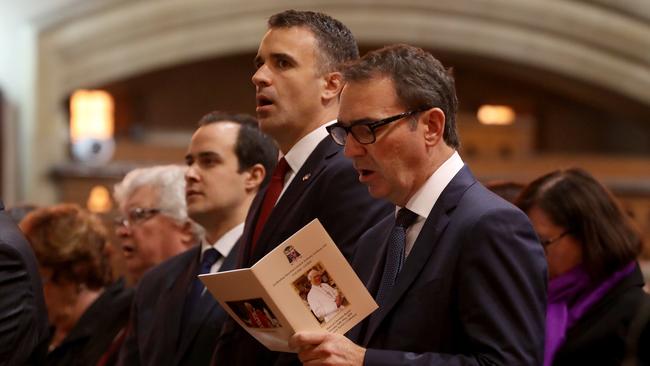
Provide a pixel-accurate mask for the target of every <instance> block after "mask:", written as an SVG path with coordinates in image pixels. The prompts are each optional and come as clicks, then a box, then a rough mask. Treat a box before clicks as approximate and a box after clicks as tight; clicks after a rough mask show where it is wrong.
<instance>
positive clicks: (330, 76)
mask: <svg viewBox="0 0 650 366" xmlns="http://www.w3.org/2000/svg"><path fill="white" fill-rule="evenodd" d="M323 84H324V87H323V101H324V102H328V101H330V100H333V99H335V98H338V97H339V94H340V93H341V89H343V85H344V84H345V83H344V82H343V75H341V73H340V72H338V71H335V72H329V73H327V74H325V75H324V76H323Z"/></svg>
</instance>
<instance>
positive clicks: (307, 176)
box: [302, 173, 311, 182]
mask: <svg viewBox="0 0 650 366" xmlns="http://www.w3.org/2000/svg"><path fill="white" fill-rule="evenodd" d="M309 177H311V173H307V174H305V175H304V176H303V177H302V181H303V182H304V181H306V180H307V179H309Z"/></svg>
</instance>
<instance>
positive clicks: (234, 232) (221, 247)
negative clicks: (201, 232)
mask: <svg viewBox="0 0 650 366" xmlns="http://www.w3.org/2000/svg"><path fill="white" fill-rule="evenodd" d="M243 232H244V223H243V222H242V223H241V224H239V225H237V226H235V227H234V228H232V229H230V231H228V232H227V233H225V234H223V236H222V237H220V238H219V240H217V241H216V242H215V243H214V244H209V243H208V242H207V241H206V240H205V237H204V238H203V240H202V241H201V258H203V253H205V251H206V250H208V249H210V248H214V249H216V250H217V251H218V252H219V254H221V255H222V256H223V257H224V258H226V257H227V256H228V254H230V250H231V249H232V247H234V246H235V243H237V240H238V239H239V237H240V236H241V234H242V233H243Z"/></svg>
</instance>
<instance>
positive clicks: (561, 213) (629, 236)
mask: <svg viewBox="0 0 650 366" xmlns="http://www.w3.org/2000/svg"><path fill="white" fill-rule="evenodd" d="M516 204H517V206H519V208H520V209H521V210H522V211H524V212H526V213H528V212H529V211H530V210H531V209H532V208H533V207H538V208H539V209H541V210H542V211H543V212H544V213H545V214H546V215H547V216H548V217H549V218H550V219H551V221H552V222H553V223H554V224H555V225H558V226H561V227H563V228H565V229H566V230H567V232H568V233H569V234H570V235H572V236H573V237H574V238H576V239H578V241H579V242H580V244H581V245H582V255H583V264H584V266H585V268H586V269H587V271H588V272H589V274H590V275H591V276H592V278H594V279H602V278H605V277H607V276H608V275H610V274H612V273H614V272H615V271H617V270H619V269H621V268H622V267H623V266H625V265H626V264H628V263H629V262H630V261H632V260H634V259H635V258H636V257H637V256H638V254H639V253H640V252H641V236H640V235H639V233H638V232H637V230H636V229H635V227H634V225H633V224H632V222H631V220H630V218H629V217H628V216H627V215H626V214H625V213H624V211H623V210H622V209H621V207H620V205H619V203H618V201H617V200H616V198H614V197H613V195H612V194H611V193H610V192H609V191H608V190H607V188H605V187H604V186H603V185H601V184H600V183H599V182H598V181H597V180H596V179H595V178H594V177H593V176H591V174H589V173H588V172H586V171H585V170H582V169H579V168H571V169H567V170H556V171H554V172H551V173H548V174H546V175H544V176H542V177H540V178H537V179H535V180H534V181H533V182H531V183H530V184H529V185H528V186H527V187H526V188H524V190H523V191H522V192H521V194H520V195H519V197H518V198H517V200H516Z"/></svg>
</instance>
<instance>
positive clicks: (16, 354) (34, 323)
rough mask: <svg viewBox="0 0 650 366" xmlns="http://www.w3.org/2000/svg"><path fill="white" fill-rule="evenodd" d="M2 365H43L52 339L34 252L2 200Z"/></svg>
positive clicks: (0, 223)
mask: <svg viewBox="0 0 650 366" xmlns="http://www.w3.org/2000/svg"><path fill="white" fill-rule="evenodd" d="M0 329H1V330H0V365H40V364H42V363H43V362H44V361H45V355H46V353H47V345H48V338H49V331H48V321H47V311H46V309H45V301H44V299H43V287H42V284H41V276H40V275H39V273H38V267H37V263H36V257H34V252H32V249H31V247H30V245H29V243H28V242H27V240H26V239H25V237H24V236H23V234H22V233H21V232H20V229H18V227H17V226H16V224H15V223H14V221H13V220H12V219H11V217H10V216H9V215H8V214H7V213H6V212H5V211H4V205H3V204H2V201H0Z"/></svg>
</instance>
